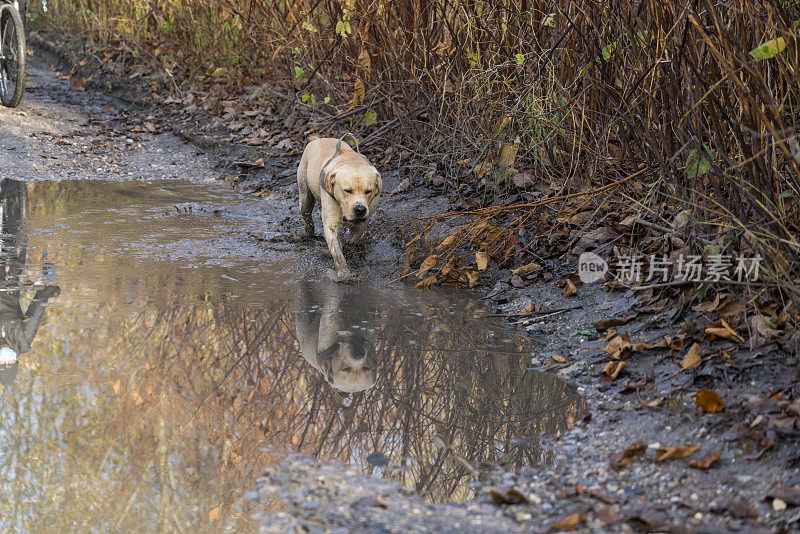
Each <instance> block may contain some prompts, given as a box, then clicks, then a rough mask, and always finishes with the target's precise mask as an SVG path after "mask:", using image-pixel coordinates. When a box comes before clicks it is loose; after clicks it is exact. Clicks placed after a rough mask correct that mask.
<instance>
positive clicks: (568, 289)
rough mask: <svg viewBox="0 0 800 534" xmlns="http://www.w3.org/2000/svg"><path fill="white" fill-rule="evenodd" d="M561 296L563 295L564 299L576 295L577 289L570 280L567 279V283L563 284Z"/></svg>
mask: <svg viewBox="0 0 800 534" xmlns="http://www.w3.org/2000/svg"><path fill="white" fill-rule="evenodd" d="M561 294H562V295H564V298H569V297H573V296H575V295H577V294H578V288H577V287H575V284H573V283H572V280H570V279H569V278H567V283H566V284H564V290H563V291H561Z"/></svg>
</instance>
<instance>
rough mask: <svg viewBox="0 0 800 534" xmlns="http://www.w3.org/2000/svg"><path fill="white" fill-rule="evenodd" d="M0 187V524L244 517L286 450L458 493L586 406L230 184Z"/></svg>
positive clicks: (465, 304) (430, 299)
mask: <svg viewBox="0 0 800 534" xmlns="http://www.w3.org/2000/svg"><path fill="white" fill-rule="evenodd" d="M0 187H1V188H2V190H1V192H0V196H2V231H3V234H2V243H3V248H2V257H1V258H0V259H1V260H2V262H3V266H4V267H5V269H4V273H5V277H4V282H3V285H4V287H3V289H2V292H1V293H0V306H2V309H0V323H2V325H0V326H1V327H2V337H3V339H2V340H0V341H2V344H3V345H4V346H7V347H8V348H9V349H11V350H13V351H15V352H17V353H18V363H17V365H16V366H4V367H3V368H2V370H0V379H1V380H2V383H3V385H2V386H0V530H3V531H12V532H13V531H35V532H51V531H52V532H63V531H65V530H70V531H72V530H79V531H86V530H89V531H93V530H113V531H136V532H139V531H146V532H153V531H156V530H163V531H190V530H201V531H209V530H213V531H218V530H221V529H223V528H225V527H226V526H227V528H229V529H231V530H235V531H240V530H244V531H247V530H250V529H255V527H256V526H255V525H253V524H251V522H250V520H249V514H250V512H251V507H252V506H254V505H253V504H251V501H249V500H248V499H247V494H248V491H249V490H250V489H251V488H253V486H254V480H255V478H256V477H257V476H258V475H259V474H260V472H261V471H262V470H263V468H264V467H265V466H269V465H275V464H277V463H278V462H279V461H280V459H281V454H282V453H285V452H287V451H302V452H304V453H306V454H308V455H310V456H313V457H316V458H320V459H322V460H327V461H337V462H342V463H346V464H351V465H353V466H355V467H356V468H358V469H360V470H363V471H365V472H368V473H371V474H372V475H374V476H386V477H391V478H394V479H397V480H398V481H400V482H401V483H403V484H405V485H407V486H410V487H412V488H415V489H416V490H417V491H419V492H421V493H422V494H424V495H426V496H428V498H430V499H431V500H434V501H455V500H463V499H467V498H470V497H472V496H474V493H475V488H476V487H477V483H478V482H479V481H480V479H481V472H486V471H487V470H488V469H491V468H492V467H493V466H498V465H500V466H503V467H505V468H506V469H521V468H524V467H526V466H540V467H546V466H547V465H548V462H551V461H552V458H550V457H549V455H548V453H547V451H546V449H545V448H543V447H542V446H541V444H540V441H539V436H540V435H541V434H542V433H545V434H550V435H554V434H558V433H559V432H562V431H564V430H566V429H567V428H569V427H570V425H571V423H572V421H573V420H574V419H575V417H576V416H577V413H578V411H579V410H580V408H581V400H580V398H579V397H578V396H577V394H576V392H575V389H574V388H573V387H570V386H568V385H566V384H564V383H563V382H560V381H559V380H557V379H556V378H555V377H554V376H552V375H548V374H542V373H539V372H536V371H534V370H531V369H529V368H528V367H529V360H530V358H529V354H530V347H529V345H528V343H529V341H528V340H527V339H525V338H524V337H523V336H520V335H518V334H515V333H512V332H508V331H504V330H503V329H502V328H501V327H498V326H493V325H492V323H491V322H490V321H489V320H488V319H487V317H486V314H487V311H486V310H485V309H484V308H483V307H482V306H481V305H480V304H479V303H478V302H477V301H475V300H473V299H471V298H470V297H469V296H467V295H465V294H464V293H458V292H446V291H430V290H426V291H423V292H419V291H417V290H415V289H413V288H403V287H392V288H387V287H384V286H383V285H380V284H369V283H364V284H359V285H353V286H337V285H336V284H331V283H329V282H327V281H326V280H323V279H322V278H321V277H320V276H319V275H317V274H315V269H316V270H318V265H315V264H313V263H312V264H310V265H311V267H309V263H308V262H307V261H306V260H305V259H304V254H300V253H298V252H296V251H295V252H291V251H290V252H285V253H282V254H275V253H274V251H273V252H270V251H269V250H265V249H264V247H263V246H259V245H258V244H256V243H255V241H252V240H251V241H252V242H249V241H248V240H246V239H242V237H241V236H242V235H245V234H247V233H248V232H250V233H252V232H258V231H263V223H262V221H259V220H257V218H253V217H252V213H253V210H257V209H258V206H257V204H256V202H257V201H254V200H249V199H246V198H243V197H239V196H237V195H236V194H235V193H232V192H231V191H230V190H229V189H226V188H224V187H221V186H218V185H213V184H197V183H189V182H177V181H176V182H153V183H141V182H138V183H100V182H78V181H74V182H58V183H56V182H38V183H21V182H15V181H12V180H7V179H6V180H3V181H2V184H1V185H0ZM259 229H262V230H259ZM320 247H323V245H322V244H320ZM306 255H307V254H306ZM0 353H5V354H8V352H7V351H6V352H2V351H0ZM276 506H279V504H276Z"/></svg>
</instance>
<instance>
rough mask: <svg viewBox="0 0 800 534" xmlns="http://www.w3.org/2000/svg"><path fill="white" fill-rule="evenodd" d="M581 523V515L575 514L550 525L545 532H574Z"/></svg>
mask: <svg viewBox="0 0 800 534" xmlns="http://www.w3.org/2000/svg"><path fill="white" fill-rule="evenodd" d="M581 523H583V514H579V513H578V512H575V513H572V514H569V515H565V516H563V517H560V518H558V519H556V520H555V521H553V522H552V523H550V525H549V526H548V527H547V530H546V532H569V531H570V530H575V528H576V527H577V526H578V525H580V524H581Z"/></svg>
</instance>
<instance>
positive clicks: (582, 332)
mask: <svg viewBox="0 0 800 534" xmlns="http://www.w3.org/2000/svg"><path fill="white" fill-rule="evenodd" d="M578 335H581V336H587V337H591V336H596V335H597V330H595V329H594V328H591V329H589V330H578Z"/></svg>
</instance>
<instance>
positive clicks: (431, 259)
mask: <svg viewBox="0 0 800 534" xmlns="http://www.w3.org/2000/svg"><path fill="white" fill-rule="evenodd" d="M438 261H439V256H437V255H436V254H431V255H430V256H428V257H427V258H425V260H424V261H423V262H422V265H420V266H419V271H418V272H417V277H418V278H419V279H420V280H422V279H423V278H425V275H426V274H428V271H430V270H431V269H432V268H433V266H434V265H436V263H437V262H438Z"/></svg>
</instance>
